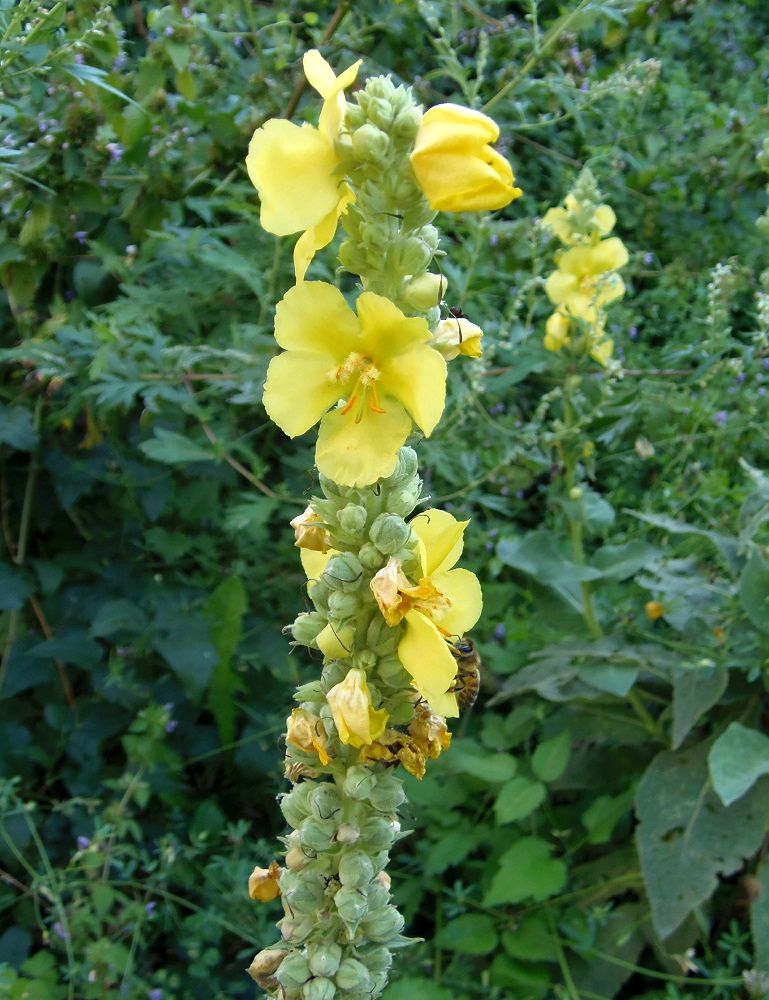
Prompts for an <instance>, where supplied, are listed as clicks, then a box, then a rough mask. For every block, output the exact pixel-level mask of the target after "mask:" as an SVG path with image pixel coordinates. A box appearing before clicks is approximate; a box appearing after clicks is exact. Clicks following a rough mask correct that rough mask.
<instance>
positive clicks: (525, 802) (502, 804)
mask: <svg viewBox="0 0 769 1000" xmlns="http://www.w3.org/2000/svg"><path fill="white" fill-rule="evenodd" d="M546 794H547V790H546V789H545V786H544V785H543V784H542V783H541V782H539V781H534V780H533V779H532V778H525V777H523V776H522V775H521V776H519V777H517V778H513V779H512V780H511V781H508V782H507V783H506V784H505V785H503V786H502V788H500V790H499V794H498V795H497V800H496V802H495V803H494V815H495V816H496V818H497V823H499V824H503V823H512V822H513V821H514V820H517V819H524V818H525V817H526V816H529V815H530V814H531V813H533V812H534V810H535V809H536V808H537V806H538V805H540V803H541V802H542V801H543V799H544V798H545V795H546Z"/></svg>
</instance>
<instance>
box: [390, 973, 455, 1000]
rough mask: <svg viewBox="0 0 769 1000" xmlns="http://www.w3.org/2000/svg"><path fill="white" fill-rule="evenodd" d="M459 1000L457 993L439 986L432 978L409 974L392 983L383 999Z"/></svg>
mask: <svg viewBox="0 0 769 1000" xmlns="http://www.w3.org/2000/svg"><path fill="white" fill-rule="evenodd" d="M414 997H419V1000H459V998H458V997H457V994H456V993H453V992H452V991H451V990H447V989H444V988H443V987H442V986H438V984H437V983H436V982H434V980H432V979H421V978H419V977H417V976H407V977H406V978H405V979H399V980H398V982H397V983H391V984H390V985H389V986H388V987H387V989H386V990H385V991H384V993H383V994H382V1000H414Z"/></svg>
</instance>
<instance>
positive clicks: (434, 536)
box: [409, 507, 470, 589]
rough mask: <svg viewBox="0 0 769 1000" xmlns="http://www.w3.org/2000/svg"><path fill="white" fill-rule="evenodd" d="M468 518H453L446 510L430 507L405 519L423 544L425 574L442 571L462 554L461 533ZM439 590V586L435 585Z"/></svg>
mask: <svg viewBox="0 0 769 1000" xmlns="http://www.w3.org/2000/svg"><path fill="white" fill-rule="evenodd" d="M469 523H470V522H469V521H457V519H456V518H455V517H452V515H451V514H449V512H448V511H447V510H439V509H438V508H436V507H430V508H429V509H428V510H424V511H422V512H421V513H420V514H417V516H416V517H415V518H413V520H411V521H410V522H409V527H411V528H412V530H413V531H414V534H415V535H416V536H417V538H419V539H420V541H422V542H423V544H424V547H425V565H424V566H423V570H424V574H425V576H433V575H434V574H435V573H442V572H445V571H446V570H449V569H451V567H452V566H453V565H454V563H456V561H457V559H459V557H460V556H461V555H462V548H463V546H464V542H463V535H464V533H465V528H466V527H467V526H468V524H469ZM439 589H440V588H439Z"/></svg>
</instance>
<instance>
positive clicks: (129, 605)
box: [88, 599, 147, 639]
mask: <svg viewBox="0 0 769 1000" xmlns="http://www.w3.org/2000/svg"><path fill="white" fill-rule="evenodd" d="M146 627H147V616H146V615H145V614H144V612H143V611H142V609H141V608H140V607H138V605H136V604H134V603H133V601H126V600H123V599H119V600H117V601H107V602H106V604H102V606H101V607H100V608H99V610H98V611H97V612H96V617H95V618H94V620H93V624H92V625H91V628H90V630H89V633H88V634H89V635H91V636H93V637H94V638H104V639H108V638H110V637H111V636H113V635H115V634H116V633H118V632H128V633H130V634H131V635H139V634H141V633H142V632H143V631H144V630H145V629H146Z"/></svg>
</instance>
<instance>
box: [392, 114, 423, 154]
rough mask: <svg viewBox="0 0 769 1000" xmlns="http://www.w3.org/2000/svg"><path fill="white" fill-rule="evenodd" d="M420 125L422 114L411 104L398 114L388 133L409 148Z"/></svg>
mask: <svg viewBox="0 0 769 1000" xmlns="http://www.w3.org/2000/svg"><path fill="white" fill-rule="evenodd" d="M421 124H422V112H421V111H420V109H419V108H418V107H416V106H415V105H413V104H411V105H408V106H406V107H404V108H401V110H400V111H399V112H398V114H397V116H396V118H395V121H394V123H393V126H392V128H391V129H390V132H391V134H392V135H394V136H397V137H398V138H399V139H404V140H406V141H407V142H408V145H409V147H410V146H411V145H412V144H413V140H414V139H415V138H416V135H417V132H418V131H419V126H420V125H421Z"/></svg>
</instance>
